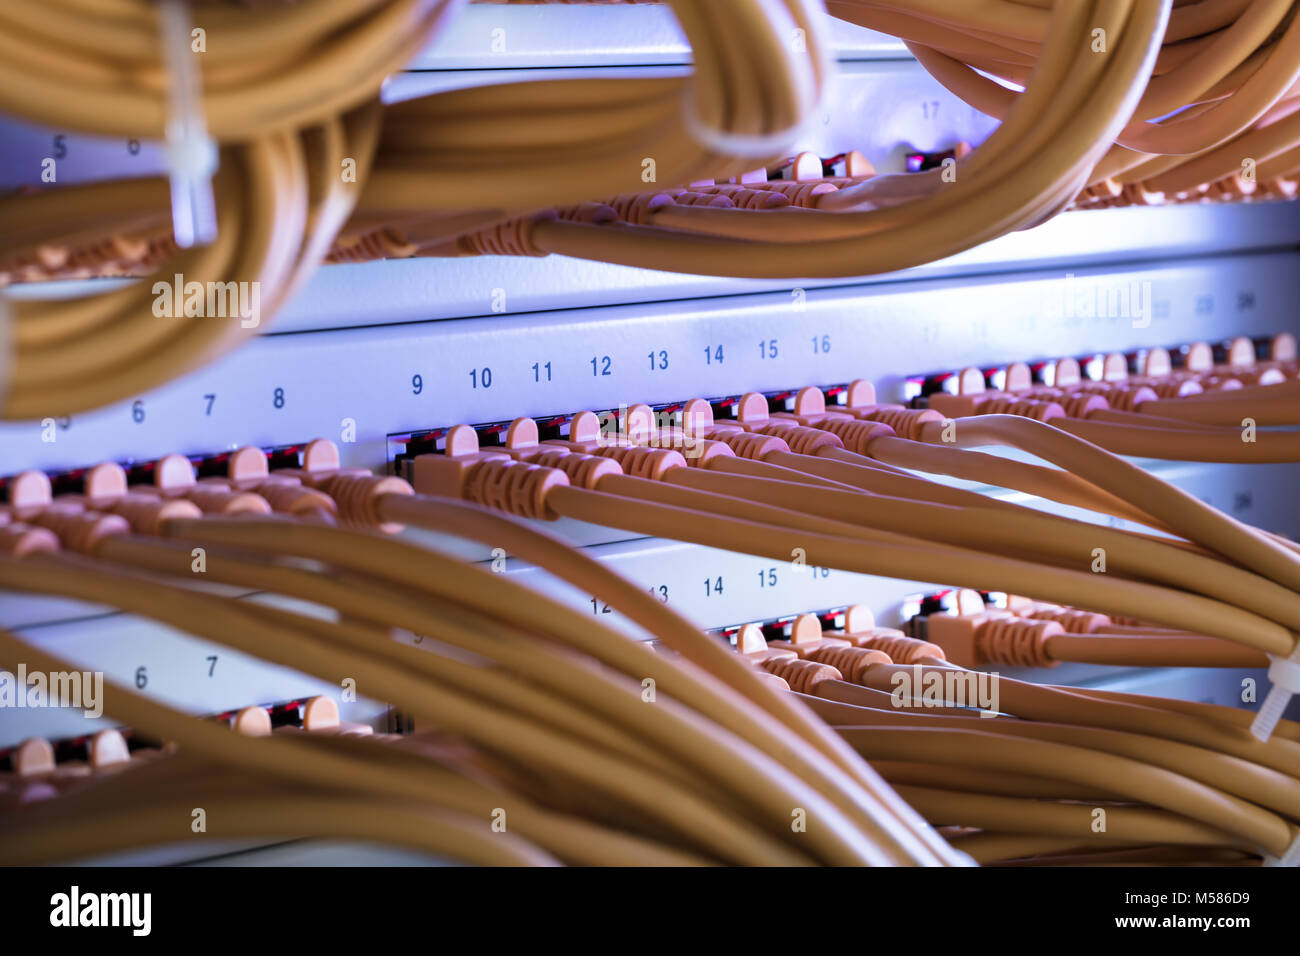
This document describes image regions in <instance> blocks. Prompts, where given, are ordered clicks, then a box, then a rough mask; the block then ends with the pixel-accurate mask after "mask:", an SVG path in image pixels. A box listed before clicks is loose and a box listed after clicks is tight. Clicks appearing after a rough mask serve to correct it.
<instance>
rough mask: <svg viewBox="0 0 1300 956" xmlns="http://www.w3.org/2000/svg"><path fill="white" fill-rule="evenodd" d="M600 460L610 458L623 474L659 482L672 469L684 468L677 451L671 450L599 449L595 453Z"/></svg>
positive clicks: (631, 447) (683, 461)
mask: <svg viewBox="0 0 1300 956" xmlns="http://www.w3.org/2000/svg"><path fill="white" fill-rule="evenodd" d="M596 454H597V455H600V456H601V457H602V458H612V459H613V460H614V461H616V462H618V463H619V465H621V466H622V468H623V473H624V474H627V475H633V476H634V477H637V478H650V479H652V480H654V481H660V480H662V479H663V477H664V475H666V474H667V473H668V471H670V470H671V469H673V468H685V467H687V465H686V459H685V458H684V457H683V456H682V453H681V452H679V451H674V450H673V449H671V448H645V447H641V446H635V445H634V446H623V447H610V448H600V449H597V451H596Z"/></svg>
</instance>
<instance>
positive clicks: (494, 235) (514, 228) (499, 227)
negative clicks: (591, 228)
mask: <svg viewBox="0 0 1300 956" xmlns="http://www.w3.org/2000/svg"><path fill="white" fill-rule="evenodd" d="M558 218H559V214H558V213H557V212H556V211H555V210H554V209H543V210H542V211H541V212H537V213H534V214H533V215H531V216H520V217H518V218H516V219H507V220H506V221H505V222H499V223H497V224H496V225H495V226H489V227H488V228H487V229H480V230H479V231H478V232H472V233H470V234H469V235H466V236H462V237H461V239H460V243H461V245H462V247H463V248H465V249H466V250H468V251H469V252H475V253H478V254H479V255H486V256H537V257H540V256H545V255H547V252H546V251H545V250H544V249H539V248H538V247H537V246H536V245H535V244H534V243H533V226H534V225H536V224H537V223H539V222H546V221H549V220H554V219H558Z"/></svg>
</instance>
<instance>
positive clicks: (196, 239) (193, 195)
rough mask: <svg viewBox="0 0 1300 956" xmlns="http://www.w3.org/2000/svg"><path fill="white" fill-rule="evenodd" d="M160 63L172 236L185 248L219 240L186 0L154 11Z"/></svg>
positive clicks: (210, 151)
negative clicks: (164, 75) (164, 68)
mask: <svg viewBox="0 0 1300 956" xmlns="http://www.w3.org/2000/svg"><path fill="white" fill-rule="evenodd" d="M158 24H159V32H160V33H161V40H162V52H163V62H164V63H165V64H166V66H167V75H168V79H169V83H168V86H167V91H168V96H167V100H168V104H167V106H168V115H167V128H166V137H167V142H166V155H167V170H168V178H169V180H170V183H171V199H172V232H173V234H174V236H175V239H176V244H177V245H178V246H180V247H181V248H182V249H188V248H189V247H190V246H193V245H195V244H204V243H209V242H212V241H213V240H214V239H216V238H217V211H216V200H215V199H214V197H213V193H212V177H213V175H214V174H215V173H216V171H217V164H218V154H217V144H216V143H215V142H213V140H212V137H211V136H209V135H208V129H207V123H206V122H205V120H204V117H203V86H202V83H201V82H200V77H199V67H198V60H197V59H196V56H197V54H195V53H194V52H193V51H192V50H191V48H190V42H191V34H190V24H191V20H190V9H189V4H188V3H187V2H186V0H164V2H163V3H162V4H160V5H159V8H158Z"/></svg>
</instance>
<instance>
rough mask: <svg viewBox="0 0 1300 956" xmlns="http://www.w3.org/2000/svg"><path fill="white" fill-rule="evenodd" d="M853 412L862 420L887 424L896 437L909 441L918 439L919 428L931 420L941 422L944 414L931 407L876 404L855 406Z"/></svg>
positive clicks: (919, 434) (919, 438) (919, 435)
mask: <svg viewBox="0 0 1300 956" xmlns="http://www.w3.org/2000/svg"><path fill="white" fill-rule="evenodd" d="M854 412H856V413H857V414H858V415H859V416H860V417H861V418H863V419H864V420H867V421H873V422H879V423H880V424H882V425H888V426H889V427H890V428H892V429H893V430H894V433H895V434H896V435H898V437H900V438H906V439H909V440H911V441H920V440H921V429H923V428H924V427H925V426H926V425H928V424H930V423H931V422H942V421H943V419H944V416H943V415H942V414H941V413H939V412H938V411H936V410H935V409H933V408H903V407H901V406H890V405H878V406H876V407H874V408H868V407H861V408H855V409H854Z"/></svg>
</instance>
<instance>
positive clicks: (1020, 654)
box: [975, 617, 1065, 667]
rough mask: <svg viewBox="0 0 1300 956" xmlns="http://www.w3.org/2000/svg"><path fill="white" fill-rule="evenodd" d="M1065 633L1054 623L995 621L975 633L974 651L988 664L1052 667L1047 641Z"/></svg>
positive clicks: (1024, 619) (1013, 618)
mask: <svg viewBox="0 0 1300 956" xmlns="http://www.w3.org/2000/svg"><path fill="white" fill-rule="evenodd" d="M1064 632H1065V629H1064V628H1063V627H1061V625H1060V624H1058V623H1056V622H1055V621H1040V620H1035V619H1033V618H1018V617H1007V618H994V619H993V620H990V621H986V622H984V623H983V624H982V625H980V627H979V628H978V629H977V630H976V632H975V650H976V652H977V653H978V654H979V656H980V657H981V658H983V659H984V660H985V661H986V662H988V663H990V664H1009V665H1012V666H1015V667H1055V666H1056V661H1054V660H1052V658H1051V657H1050V656H1049V655H1048V653H1047V639H1048V638H1049V637H1052V636H1054V635H1056V634H1063V633H1064Z"/></svg>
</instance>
